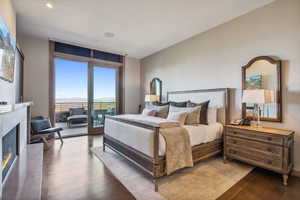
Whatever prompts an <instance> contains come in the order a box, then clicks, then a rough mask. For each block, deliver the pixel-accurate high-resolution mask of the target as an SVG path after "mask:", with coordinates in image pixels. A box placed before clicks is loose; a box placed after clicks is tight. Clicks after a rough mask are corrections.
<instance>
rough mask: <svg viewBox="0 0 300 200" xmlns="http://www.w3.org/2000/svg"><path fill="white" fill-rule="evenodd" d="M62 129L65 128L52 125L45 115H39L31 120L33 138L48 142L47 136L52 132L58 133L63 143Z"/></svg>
mask: <svg viewBox="0 0 300 200" xmlns="http://www.w3.org/2000/svg"><path fill="white" fill-rule="evenodd" d="M62 130H63V129H62V128H60V127H52V126H51V122H50V121H49V119H45V118H43V117H37V118H33V119H32V120H31V133H32V138H33V139H37V138H38V139H41V140H42V141H43V142H44V143H46V144H47V137H48V136H49V135H50V134H54V133H57V135H58V137H59V139H60V141H61V143H63V139H62V137H61V134H60V131H62Z"/></svg>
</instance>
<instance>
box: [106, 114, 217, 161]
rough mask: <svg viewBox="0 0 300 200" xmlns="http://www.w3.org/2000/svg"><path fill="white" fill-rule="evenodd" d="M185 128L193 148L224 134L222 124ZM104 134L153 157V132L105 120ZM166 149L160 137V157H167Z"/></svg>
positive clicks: (188, 126)
mask: <svg viewBox="0 0 300 200" xmlns="http://www.w3.org/2000/svg"><path fill="white" fill-rule="evenodd" d="M131 117H133V116H131ZM133 118H134V117H133ZM155 118H156V117H155ZM150 120H151V119H150ZM184 127H185V128H186V129H187V130H188V133H189V136H190V141H191V145H192V146H195V145H199V144H203V143H207V142H211V141H213V140H215V139H218V138H221V136H222V132H223V125H222V124H221V123H211V124H209V125H203V124H199V125H197V126H192V125H185V126H184ZM104 132H105V134H107V135H109V136H111V137H113V138H115V139H117V140H119V141H120V142H122V143H124V144H126V145H128V146H131V147H133V148H134V149H136V150H138V151H140V152H142V153H144V154H146V155H148V156H150V157H153V130H149V129H145V128H141V127H137V126H134V125H130V124H127V123H123V122H119V121H115V120H112V119H109V118H107V119H106V120H105V126H104ZM165 149H166V142H165V140H164V138H163V137H162V136H161V135H160V138H159V155H161V156H163V155H165Z"/></svg>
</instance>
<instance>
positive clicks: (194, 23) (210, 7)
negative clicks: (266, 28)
mask: <svg viewBox="0 0 300 200" xmlns="http://www.w3.org/2000/svg"><path fill="white" fill-rule="evenodd" d="M272 1H274V0H126V1H124V0H50V2H51V3H52V5H53V8H52V9H49V8H48V7H46V6H45V4H46V0H13V2H14V6H15V9H16V12H17V30H18V34H26V35H34V36H38V37H42V38H51V39H56V40H58V41H64V42H69V43H72V44H79V45H82V46H86V47H91V48H95V49H99V50H105V51H109V52H113V53H120V54H128V56H130V57H136V58H143V57H146V56H148V55H151V54H153V53H155V52H157V51H159V50H162V49H164V48H166V47H169V46H171V45H173V44H175V43H178V42H180V41H182V40H185V39H187V38H189V37H192V36H194V35H196V34H198V33H201V32H204V31H207V30H208V29H211V28H213V27H215V26H217V25H220V24H223V23H225V22H227V21H229V20H231V19H234V18H236V17H238V16H241V15H243V14H245V13H247V12H250V11H252V10H254V9H256V8H259V7H262V6H264V5H266V4H268V3H270V2H272ZM107 32H108V34H107ZM105 33H106V34H105ZM109 33H113V34H114V37H107V36H105V35H108V36H110V34H109Z"/></svg>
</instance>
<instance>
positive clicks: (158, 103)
mask: <svg viewBox="0 0 300 200" xmlns="http://www.w3.org/2000/svg"><path fill="white" fill-rule="evenodd" d="M152 105H155V106H167V105H169V102H165V103H161V102H153V103H152Z"/></svg>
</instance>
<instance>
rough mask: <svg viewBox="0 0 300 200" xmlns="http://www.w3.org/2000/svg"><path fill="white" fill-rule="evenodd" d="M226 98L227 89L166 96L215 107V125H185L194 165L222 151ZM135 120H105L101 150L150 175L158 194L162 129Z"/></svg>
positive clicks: (163, 169) (162, 169)
mask: <svg viewBox="0 0 300 200" xmlns="http://www.w3.org/2000/svg"><path fill="white" fill-rule="evenodd" d="M229 99H230V98H229V89H228V88H220V89H206V90H188V91H176V92H168V93H167V101H176V102H180V101H187V100H190V101H192V102H203V101H207V100H210V104H209V105H210V107H215V108H217V120H216V122H215V123H210V124H208V125H198V126H189V125H184V128H185V129H186V130H187V131H188V134H189V137H190V141H191V146H192V159H193V163H197V162H199V161H201V160H203V159H206V158H209V157H211V156H214V155H216V154H219V153H221V152H222V133H223V126H224V125H225V124H228V122H229V110H230V109H229V105H230V104H229ZM134 117H135V116H134V115H130V116H126V117H118V116H117V117H114V116H107V117H106V118H105V127H104V137H103V151H105V148H106V147H109V148H110V149H112V150H113V151H115V152H117V153H119V154H120V155H122V156H123V157H125V158H126V159H128V160H130V161H131V162H132V163H134V164H136V165H137V166H138V167H140V168H141V169H142V170H144V171H145V172H147V173H148V174H150V175H151V176H152V178H153V182H154V185H155V191H158V185H157V181H158V179H159V178H160V177H162V176H165V175H166V158H165V146H166V144H165V141H164V138H162V136H161V135H160V134H159V132H160V128H161V127H159V126H157V125H156V124H151V123H143V122H142V121H138V120H131V118H134ZM200 132H201V134H199V133H200Z"/></svg>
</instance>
